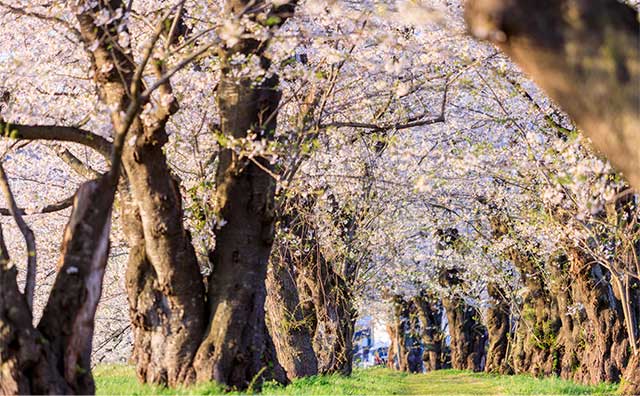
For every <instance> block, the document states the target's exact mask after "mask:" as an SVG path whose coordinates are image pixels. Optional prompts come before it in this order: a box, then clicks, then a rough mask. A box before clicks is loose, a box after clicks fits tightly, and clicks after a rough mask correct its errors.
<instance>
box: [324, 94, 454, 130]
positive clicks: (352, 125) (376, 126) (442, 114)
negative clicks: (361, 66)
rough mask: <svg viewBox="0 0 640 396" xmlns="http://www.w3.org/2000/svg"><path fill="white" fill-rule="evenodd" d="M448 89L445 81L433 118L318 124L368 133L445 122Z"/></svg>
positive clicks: (420, 116)
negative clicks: (437, 109)
mask: <svg viewBox="0 0 640 396" xmlns="http://www.w3.org/2000/svg"><path fill="white" fill-rule="evenodd" d="M448 90H449V83H446V84H445V86H444V93H443V97H442V104H441V105H440V114H439V115H438V116H437V117H434V118H427V119H425V118H424V117H426V114H424V113H423V114H421V115H419V116H416V117H410V118H408V119H407V120H405V121H404V122H394V123H389V124H373V123H364V122H350V121H345V122H341V121H336V122H330V123H328V124H320V126H319V128H320V129H326V128H356V129H369V133H373V132H385V131H389V130H396V131H399V130H401V129H408V128H414V127H418V126H424V125H432V124H437V123H441V122H445V121H446V120H445V111H446V107H447V93H448Z"/></svg>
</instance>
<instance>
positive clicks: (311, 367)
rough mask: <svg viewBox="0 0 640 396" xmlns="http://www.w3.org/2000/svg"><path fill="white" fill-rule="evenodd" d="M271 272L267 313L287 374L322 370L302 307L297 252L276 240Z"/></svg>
mask: <svg viewBox="0 0 640 396" xmlns="http://www.w3.org/2000/svg"><path fill="white" fill-rule="evenodd" d="M276 246H277V247H276V248H275V249H274V252H273V254H272V255H271V262H270V265H269V270H268V272H267V303H266V307H267V316H268V322H269V326H268V327H269V329H270V330H271V335H272V338H273V342H274V344H275V347H276V352H277V354H278V361H279V362H280V363H281V364H282V366H283V368H284V369H285V371H286V372H287V378H289V379H293V378H300V377H306V376H310V375H315V374H317V373H318V360H317V358H316V355H315V352H314V350H313V339H312V335H311V334H312V333H311V328H310V326H309V323H308V320H307V317H306V316H305V312H304V310H303V309H302V305H301V303H300V298H299V297H298V290H297V285H296V279H295V278H296V277H295V274H294V268H293V266H291V265H290V264H291V263H292V261H293V260H292V259H293V257H292V254H293V252H292V251H291V250H290V249H289V248H288V247H287V246H285V245H284V242H283V241H280V242H277V243H276Z"/></svg>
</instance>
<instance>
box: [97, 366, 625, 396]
mask: <svg viewBox="0 0 640 396" xmlns="http://www.w3.org/2000/svg"><path fill="white" fill-rule="evenodd" d="M94 375H95V379H96V390H97V394H98V395H216V394H221V393H223V390H222V388H221V387H220V386H218V385H216V384H202V385H198V386H196V387H191V388H188V389H185V388H181V389H166V388H159V387H154V386H148V385H141V384H139V383H138V381H137V380H136V378H135V373H134V370H133V368H132V367H130V366H124V365H102V366H98V367H97V368H96V369H95V370H94ZM616 388H617V386H616V385H612V384H600V385H597V386H587V385H578V384H575V383H573V382H571V381H564V380H561V379H558V378H544V379H538V378H533V377H530V376H526V375H517V376H502V375H490V374H484V373H471V372H468V371H459V370H440V371H434V372H430V373H427V374H406V373H401V372H397V371H392V370H388V369H382V368H375V369H366V370H356V371H355V372H354V373H353V375H352V376H351V377H342V376H339V375H324V376H321V375H319V376H315V377H310V378H304V379H300V380H296V381H294V382H293V383H292V384H291V385H289V386H287V387H282V386H279V385H276V384H266V385H265V386H264V389H263V391H262V394H263V395H331V396H337V395H368V394H375V395H541V394H543V395H561V394H562V395H604V394H614V393H615V392H616ZM227 394H228V395H231V394H237V393H227Z"/></svg>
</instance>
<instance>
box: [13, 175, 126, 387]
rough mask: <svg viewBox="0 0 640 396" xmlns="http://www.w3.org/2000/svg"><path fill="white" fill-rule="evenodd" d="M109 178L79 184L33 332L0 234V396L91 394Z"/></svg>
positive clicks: (107, 229)
mask: <svg viewBox="0 0 640 396" xmlns="http://www.w3.org/2000/svg"><path fill="white" fill-rule="evenodd" d="M114 193H115V186H114V185H113V183H112V182H111V180H110V178H108V177H103V178H101V179H99V180H94V181H90V182H87V183H85V184H83V185H82V186H80V188H79V189H78V192H77V194H76V198H75V200H74V206H73V210H72V212H71V216H70V219H69V223H68V224H67V226H66V228H65V232H64V240H63V243H62V249H61V250H62V251H61V258H60V262H59V264H58V274H57V276H56V280H55V282H54V285H53V289H52V291H51V294H50V296H49V300H48V302H47V305H46V306H45V309H44V313H43V315H42V318H41V320H40V323H39V325H38V327H37V329H34V327H33V325H32V323H31V321H32V316H31V312H30V310H29V307H28V306H27V304H26V300H25V297H24V295H22V293H20V291H19V289H18V286H17V284H16V270H15V267H13V266H10V265H9V261H8V257H9V256H8V253H7V249H6V246H5V245H4V241H3V240H2V238H1V235H0V250H1V251H2V254H1V256H2V257H1V258H2V263H1V265H0V282H1V283H0V326H1V327H2V328H3V331H2V332H1V333H0V390H1V391H2V394H34V393H35V394H72V393H74V394H92V393H94V392H95V385H94V382H93V377H92V375H91V342H92V339H93V322H94V317H95V311H96V308H97V305H98V301H99V299H100V294H101V292H102V279H103V276H104V270H105V266H106V264H107V257H108V252H109V232H110V230H111V206H112V204H113V197H114Z"/></svg>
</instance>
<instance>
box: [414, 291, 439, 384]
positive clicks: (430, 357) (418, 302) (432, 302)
mask: <svg viewBox="0 0 640 396" xmlns="http://www.w3.org/2000/svg"><path fill="white" fill-rule="evenodd" d="M413 302H414V304H415V306H416V309H417V314H418V318H419V319H420V324H421V326H420V327H421V330H422V347H423V348H424V351H423V354H422V361H423V366H424V368H425V370H426V371H433V370H440V369H442V368H444V367H445V365H446V357H445V353H444V352H445V351H444V349H445V345H444V339H445V335H444V332H443V331H442V319H443V315H444V309H443V307H442V303H441V302H440V301H439V298H436V297H435V296H432V295H429V294H427V293H425V292H422V293H420V295H419V296H417V297H415V298H414V299H413Z"/></svg>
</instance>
